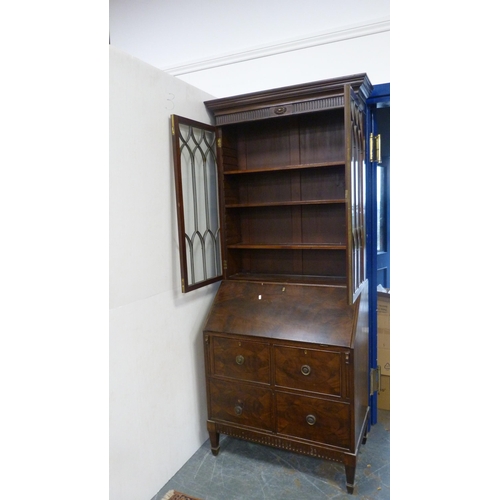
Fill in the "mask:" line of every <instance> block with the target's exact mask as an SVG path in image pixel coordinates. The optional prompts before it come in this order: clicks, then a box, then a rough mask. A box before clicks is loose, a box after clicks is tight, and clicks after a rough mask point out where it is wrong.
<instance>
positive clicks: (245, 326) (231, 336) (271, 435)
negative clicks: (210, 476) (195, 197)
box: [204, 281, 369, 493]
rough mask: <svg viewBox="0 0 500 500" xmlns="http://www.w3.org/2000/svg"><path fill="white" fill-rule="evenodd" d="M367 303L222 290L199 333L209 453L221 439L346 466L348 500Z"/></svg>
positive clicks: (226, 286) (239, 286)
mask: <svg viewBox="0 0 500 500" xmlns="http://www.w3.org/2000/svg"><path fill="white" fill-rule="evenodd" d="M367 332H368V330H367V296H366V292H365V291H363V292H362V293H361V295H360V297H359V298H358V300H357V301H356V302H355V303H354V304H353V305H348V304H347V301H346V298H345V289H343V288H341V287H338V288H337V287H326V286H307V285H293V284H275V283H273V284H270V283H256V282H245V281H241V282H236V281H223V282H222V283H221V286H220V288H219V291H218V293H217V295H216V297H215V300H214V304H213V306H212V308H211V311H210V313H209V316H208V319H207V322H206V324H205V328H204V343H205V364H206V383H207V401H208V422H207V427H208V431H209V435H210V441H211V447H212V452H213V453H214V454H215V455H217V454H218V453H219V435H220V434H221V433H222V434H226V435H229V436H233V437H236V438H240V439H246V440H250V441H253V442H257V443H261V444H263V445H268V446H274V447H277V448H282V449H286V450H289V451H291V452H297V453H302V454H306V455H311V456H314V457H318V458H322V459H328V460H335V461H339V462H342V463H343V464H344V466H345V470H346V479H347V490H348V491H349V492H350V493H352V491H353V488H354V477H355V470H356V457H357V454H358V449H359V446H360V444H361V443H362V442H364V439H365V438H366V431H367V422H368V415H369V406H368V390H367V386H368V384H367V380H368V360H367V357H368V345H367V344H368V335H367Z"/></svg>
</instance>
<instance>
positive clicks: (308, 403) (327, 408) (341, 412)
mask: <svg viewBox="0 0 500 500" xmlns="http://www.w3.org/2000/svg"><path fill="white" fill-rule="evenodd" d="M276 408H277V432H278V434H283V435H287V436H295V437H300V438H303V439H308V440H310V441H316V442H318V443H325V444H330V445H333V446H339V447H341V448H349V445H350V429H349V412H350V405H349V404H347V403H342V402H339V401H327V400H324V399H318V398H313V397H308V396H297V395H296V394H288V393H280V392H278V393H276Z"/></svg>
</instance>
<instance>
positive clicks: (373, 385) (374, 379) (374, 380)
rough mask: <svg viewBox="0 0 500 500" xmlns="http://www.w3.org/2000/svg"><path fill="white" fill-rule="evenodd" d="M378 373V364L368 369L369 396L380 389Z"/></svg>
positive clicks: (379, 370) (379, 369) (379, 371)
mask: <svg viewBox="0 0 500 500" xmlns="http://www.w3.org/2000/svg"><path fill="white" fill-rule="evenodd" d="M380 374H381V368H380V366H377V367H376V368H372V369H371V370H370V396H373V394H375V393H376V392H379V391H380Z"/></svg>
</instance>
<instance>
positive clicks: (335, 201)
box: [226, 199, 346, 208]
mask: <svg viewBox="0 0 500 500" xmlns="http://www.w3.org/2000/svg"><path fill="white" fill-rule="evenodd" d="M345 203H346V200H342V199H331V200H303V201H274V202H262V203H232V204H229V203H227V204H226V208H253V207H255V208H257V207H288V206H302V205H336V204H337V205H338V204H345Z"/></svg>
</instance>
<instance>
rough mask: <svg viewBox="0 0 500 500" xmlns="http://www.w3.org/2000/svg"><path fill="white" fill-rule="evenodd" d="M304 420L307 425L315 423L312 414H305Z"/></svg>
mask: <svg viewBox="0 0 500 500" xmlns="http://www.w3.org/2000/svg"><path fill="white" fill-rule="evenodd" d="M306 422H307V423H308V424H309V425H314V424H315V423H316V417H315V416H314V415H307V417H306Z"/></svg>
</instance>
